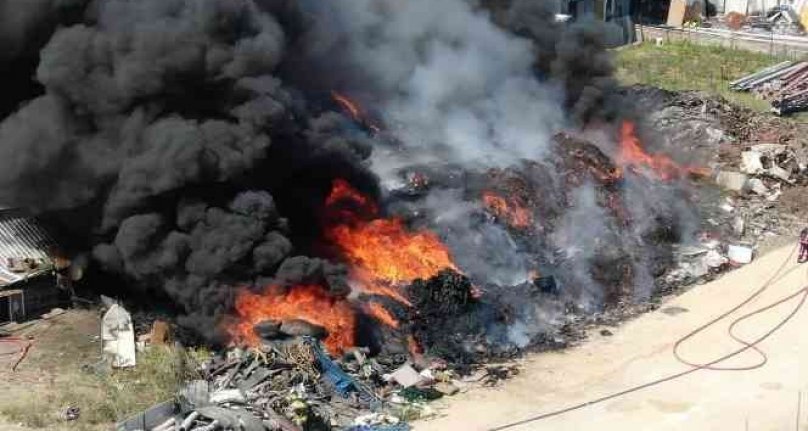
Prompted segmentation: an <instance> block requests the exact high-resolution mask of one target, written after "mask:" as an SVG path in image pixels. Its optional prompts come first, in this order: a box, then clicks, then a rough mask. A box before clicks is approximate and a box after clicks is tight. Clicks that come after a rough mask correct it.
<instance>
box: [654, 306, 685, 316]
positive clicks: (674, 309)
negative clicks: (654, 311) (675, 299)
mask: <svg viewBox="0 0 808 431" xmlns="http://www.w3.org/2000/svg"><path fill="white" fill-rule="evenodd" d="M660 311H662V312H663V313H665V314H667V315H668V316H676V315H679V314H682V313H687V312H688V311H690V310H688V309H687V308H684V307H679V306H678V305H672V306H670V307H665V308H663V309H662V310H660Z"/></svg>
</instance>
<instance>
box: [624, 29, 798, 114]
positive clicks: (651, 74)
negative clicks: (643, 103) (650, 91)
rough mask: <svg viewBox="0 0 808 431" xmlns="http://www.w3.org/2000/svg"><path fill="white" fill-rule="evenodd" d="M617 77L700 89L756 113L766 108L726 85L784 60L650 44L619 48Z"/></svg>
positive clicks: (717, 48) (712, 48)
mask: <svg viewBox="0 0 808 431" xmlns="http://www.w3.org/2000/svg"><path fill="white" fill-rule="evenodd" d="M615 54H616V55H615V66H616V67H617V77H618V79H619V80H620V81H621V82H622V83H623V84H627V85H628V84H646V85H653V86H655V87H660V88H664V89H667V90H674V91H681V90H701V91H705V92H708V93H713V94H718V95H720V96H723V97H725V98H726V99H728V100H730V101H732V102H734V103H737V104H740V105H744V106H748V107H750V108H752V109H755V110H758V111H768V110H769V108H770V105H769V104H768V102H766V101H764V100H760V99H758V98H756V97H755V96H754V95H752V94H750V93H740V92H735V91H731V90H730V89H729V83H730V82H732V81H734V80H736V79H738V78H742V77H744V76H746V75H749V74H751V73H754V72H756V71H758V70H760V69H762V68H764V67H766V66H770V65H773V64H776V63H779V62H782V61H784V60H794V59H793V58H784V57H779V56H771V55H767V54H763V53H757V52H751V51H745V50H739V49H731V48H724V47H720V46H709V45H696V44H693V43H689V42H675V43H674V42H670V43H666V44H664V45H662V46H656V44H654V43H643V44H640V45H635V46H629V47H625V48H622V49H620V50H618V51H616V53H615Z"/></svg>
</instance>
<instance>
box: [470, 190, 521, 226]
mask: <svg viewBox="0 0 808 431" xmlns="http://www.w3.org/2000/svg"><path fill="white" fill-rule="evenodd" d="M482 197H483V204H484V205H485V208H486V209H487V210H488V211H489V212H490V213H491V214H493V215H494V216H495V217H497V218H499V219H501V220H504V221H505V222H507V223H508V225H509V226H511V227H514V228H517V229H526V228H529V227H531V226H533V213H531V212H530V210H528V209H527V208H525V206H524V205H522V204H521V203H520V202H518V201H517V199H515V198H508V199H506V198H504V197H502V196H499V195H497V194H496V193H494V192H490V191H484V192H483V196H482Z"/></svg>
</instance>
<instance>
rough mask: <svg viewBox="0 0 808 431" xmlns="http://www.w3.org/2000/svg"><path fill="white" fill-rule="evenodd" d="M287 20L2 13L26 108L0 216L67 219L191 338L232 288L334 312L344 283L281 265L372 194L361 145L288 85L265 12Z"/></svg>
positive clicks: (34, 9)
mask: <svg viewBox="0 0 808 431" xmlns="http://www.w3.org/2000/svg"><path fill="white" fill-rule="evenodd" d="M288 8H289V6H288V5H284V4H283V3H282V2H274V1H273V2H269V1H266V2H256V1H252V0H139V1H128V0H112V1H103V2H87V1H78V0H74V1H60V0H53V1H45V0H32V1H13V0H12V1H3V2H0V11H2V12H3V13H2V14H0V17H2V18H0V22H1V23H2V24H4V25H3V27H2V30H0V47H2V48H4V49H2V51H3V54H0V55H3V57H2V59H3V60H4V61H3V64H4V69H3V72H4V75H3V80H2V82H3V88H4V89H15V91H16V92H15V93H12V97H11V99H10V100H11V101H15V102H18V103H20V105H19V108H18V109H16V110H14V108H15V107H16V105H15V106H11V105H8V104H7V105H4V106H3V109H4V110H3V111H0V112H2V113H3V120H2V123H0V165H1V166H0V202H2V204H3V205H5V206H23V207H28V208H31V209H34V210H36V211H38V212H47V213H57V214H69V215H70V217H71V218H74V219H73V220H70V219H66V220H62V221H63V223H65V224H68V225H72V226H74V227H75V228H76V229H81V231H80V232H75V231H74V232H72V234H73V236H74V237H76V238H80V239H81V240H82V241H84V242H86V243H85V244H84V247H86V248H91V249H92V255H93V257H94V258H95V261H96V262H97V264H98V266H99V267H101V268H103V270H105V271H107V272H110V273H114V274H119V275H120V276H121V277H122V279H123V280H124V281H125V285H127V286H129V289H134V290H132V292H142V293H143V294H146V295H150V294H158V293H159V294H160V295H168V297H169V298H170V299H171V300H172V301H173V302H174V303H175V304H176V305H177V306H179V307H180V308H181V309H182V311H184V313H186V314H188V315H189V316H190V317H189V319H190V322H192V323H194V324H196V325H198V324H199V323H200V319H203V320H204V319H207V318H210V317H216V316H217V315H219V314H220V313H221V312H222V311H223V310H225V309H227V308H228V306H229V301H230V300H231V298H232V293H233V291H234V290H235V289H237V288H240V287H244V286H251V285H255V284H261V283H267V282H278V283H289V284H292V283H294V282H295V280H307V281H311V280H315V281H317V282H320V283H321V284H323V285H326V286H331V287H332V289H333V290H334V292H335V293H338V294H342V295H344V294H346V293H345V292H346V289H347V286H346V284H345V282H344V280H342V278H344V273H345V271H344V268H341V267H339V266H338V265H334V264H331V263H328V262H326V261H322V260H318V259H311V258H306V257H294V258H290V257H291V256H294V255H295V254H296V253H305V252H306V251H307V247H308V243H307V242H306V241H297V240H298V239H300V238H303V239H310V238H307V237H312V236H316V234H312V233H310V231H312V230H315V229H313V226H316V223H314V217H313V216H311V215H309V214H314V213H315V208H316V207H317V205H319V203H320V202H322V200H323V198H324V196H325V195H326V193H327V192H328V189H329V186H330V184H331V182H332V180H333V179H334V178H337V177H341V178H347V179H349V180H351V181H352V182H353V183H355V184H357V186H358V187H360V188H362V189H363V190H364V191H365V192H367V193H370V194H376V193H378V192H377V186H376V185H375V178H374V176H373V174H371V173H370V172H369V171H368V169H367V167H366V166H365V159H366V158H367V157H368V156H369V154H370V151H369V148H370V145H369V144H368V142H367V137H366V136H364V135H363V134H361V133H359V132H358V131H357V130H356V129H355V128H354V127H353V125H352V124H350V122H348V121H347V120H346V119H345V118H344V117H343V116H341V115H337V114H335V113H328V112H327V111H325V110H324V109H323V107H322V106H320V105H321V104H319V103H318V101H314V102H313V103H310V102H309V101H307V100H305V99H304V98H303V97H302V96H301V92H300V91H299V90H298V89H295V88H291V87H288V86H287V85H285V84H284V79H283V77H282V76H281V74H280V72H279V70H278V69H279V65H280V64H281V62H282V61H283V60H284V57H285V56H286V55H288V52H287V45H288V44H289V43H290V40H291V39H292V38H294V29H291V30H289V29H286V28H284V26H283V25H282V24H281V23H280V22H279V20H278V19H276V17H275V15H273V13H271V12H270V11H277V12H278V13H280V12H283V11H284V10H286V9H288ZM6 12H8V13H6ZM283 16H284V18H283V20H284V21H286V22H289V16H291V15H289V16H286V15H283ZM6 100H9V99H6ZM8 103H12V102H8ZM77 217H78V218H77ZM76 218H77V219H76ZM276 273H277V274H276ZM121 294H123V292H121ZM205 323H210V322H209V321H205ZM205 326H206V327H210V325H205Z"/></svg>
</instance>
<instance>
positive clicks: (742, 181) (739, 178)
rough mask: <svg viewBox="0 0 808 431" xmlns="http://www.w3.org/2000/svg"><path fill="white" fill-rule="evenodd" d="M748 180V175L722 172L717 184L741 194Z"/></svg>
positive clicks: (719, 174) (717, 178) (716, 180)
mask: <svg viewBox="0 0 808 431" xmlns="http://www.w3.org/2000/svg"><path fill="white" fill-rule="evenodd" d="M746 179H747V177H746V175H744V174H742V173H740V172H730V171H721V172H719V173H718V176H717V177H716V179H715V182H716V183H717V184H718V185H719V186H721V187H723V188H725V189H727V190H731V191H735V192H740V191H742V190H744V187H746Z"/></svg>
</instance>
